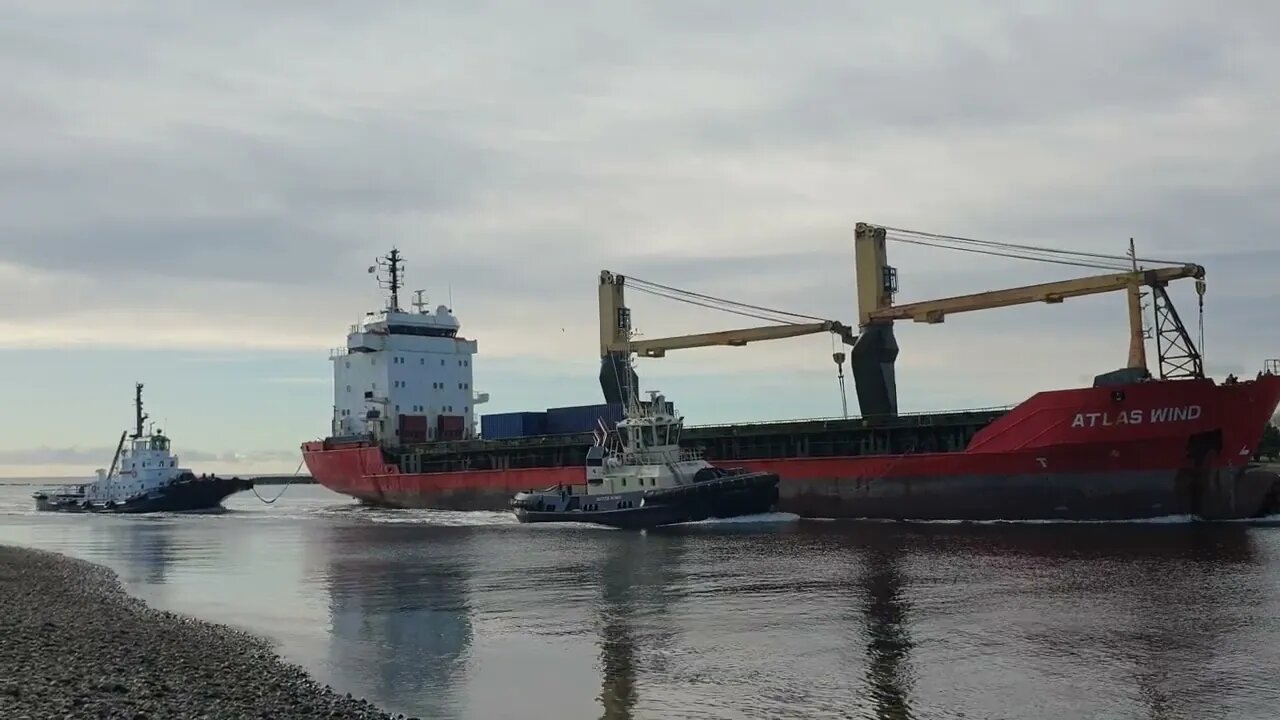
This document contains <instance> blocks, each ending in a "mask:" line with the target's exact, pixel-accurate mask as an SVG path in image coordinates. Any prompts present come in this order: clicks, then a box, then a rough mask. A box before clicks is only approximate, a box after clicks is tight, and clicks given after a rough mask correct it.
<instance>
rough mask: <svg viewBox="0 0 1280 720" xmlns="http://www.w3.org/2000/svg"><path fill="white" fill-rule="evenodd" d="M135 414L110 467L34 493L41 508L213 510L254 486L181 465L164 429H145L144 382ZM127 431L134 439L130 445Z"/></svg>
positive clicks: (137, 389)
mask: <svg viewBox="0 0 1280 720" xmlns="http://www.w3.org/2000/svg"><path fill="white" fill-rule="evenodd" d="M134 418H135V427H134V432H133V435H132V436H128V433H129V431H128V430H126V431H124V432H122V433H121V434H120V442H119V444H117V445H116V453H115V456H114V457H113V458H112V459H111V468H110V469H109V470H101V469H99V470H98V478H97V480H94V481H92V482H88V483H84V484H80V485H64V486H61V487H56V488H49V489H45V490H39V491H37V492H35V493H32V497H33V498H35V501H36V509H37V510H46V511H58V512H79V513H83V512H92V513H146V512H180V511H188V510H210V509H213V508H217V507H220V506H221V505H222V501H223V499H225V498H226V497H227V496H228V495H231V494H233V493H236V492H239V491H241V490H248V489H250V488H252V487H253V481H251V480H242V479H240V478H238V477H233V478H219V477H215V476H212V475H210V476H205V475H201V476H199V477H197V476H196V475H195V474H194V473H193V472H191V470H189V469H187V468H182V467H178V457H177V456H176V455H171V454H169V438H168V437H165V435H164V432H163V431H162V430H155V431H154V432H151V433H149V434H144V433H143V430H142V426H143V422H144V421H145V420H146V419H147V416H146V415H144V414H143V412H142V384H141V383H138V384H137V385H136V386H135V388H134ZM126 436H128V437H129V439H130V441H131V443H130V447H129V448H128V449H126V448H125V446H124V444H125V439H126ZM117 467H118V468H119V469H118V470H117Z"/></svg>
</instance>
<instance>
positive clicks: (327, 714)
mask: <svg viewBox="0 0 1280 720" xmlns="http://www.w3.org/2000/svg"><path fill="white" fill-rule="evenodd" d="M0 638H3V641H2V642H0V717H2V718H6V719H7V720H23V719H28V718H29V719H32V720H34V719H37V718H39V719H43V718H130V719H136V720H142V719H144V718H191V719H192V720H194V719H196V718H219V719H221V718H279V719H287V718H353V719H357V720H365V719H374V718H377V719H383V718H402V717H404V716H394V715H391V714H388V713H386V712H383V711H382V710H380V709H378V708H377V707H374V706H373V705H371V704H370V703H368V702H366V701H364V700H361V699H358V698H353V697H351V696H350V695H348V694H339V693H337V692H335V691H333V690H332V689H330V688H328V687H327V686H323V685H319V684H317V683H316V682H314V681H313V680H312V679H311V678H310V677H309V676H308V675H307V674H306V672H305V671H303V670H302V669H301V668H299V667H296V666H294V665H291V664H289V663H286V662H284V661H283V660H281V659H280V658H279V657H278V656H277V655H276V653H275V652H274V651H273V650H272V648H271V647H270V645H269V644H268V643H266V642H265V641H263V640H261V639H259V638H257V637H254V636H252V635H249V634H247V633H244V632H241V631H238V630H235V629H232V628H228V627H225V626H221V625H216V624H212V623H208V622H204V621H200V620H195V619H193V618H189V617H185V616H182V615H178V614H174V613H170V612H163V611H158V610H154V609H152V608H149V607H148V606H147V605H146V604H144V603H143V602H142V601H140V600H138V599H136V598H134V597H132V596H130V595H129V594H128V593H127V592H125V590H124V588H123V587H122V586H121V584H120V582H119V580H118V578H117V577H116V575H115V573H113V572H112V571H111V570H109V569H107V568H104V567H101V566H98V565H94V564H91V563H87V562H84V561H81V560H76V559H72V558H69V557H66V556H63V555H58V554H55V553H49V552H44V551H37V550H29V549H25V548H19V547H13V546H0Z"/></svg>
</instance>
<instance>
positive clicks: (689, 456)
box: [622, 448, 703, 465]
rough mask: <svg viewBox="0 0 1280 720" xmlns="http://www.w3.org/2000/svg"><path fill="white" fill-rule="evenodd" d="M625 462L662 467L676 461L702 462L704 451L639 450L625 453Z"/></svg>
mask: <svg viewBox="0 0 1280 720" xmlns="http://www.w3.org/2000/svg"><path fill="white" fill-rule="evenodd" d="M622 457H623V462H626V463H630V464H636V465H660V464H663V463H668V462H671V461H672V460H674V461H675V462H692V461H696V460H701V459H702V457H703V455H702V450H701V449H699V448H679V449H678V450H638V451H636V452H627V453H623V455H622Z"/></svg>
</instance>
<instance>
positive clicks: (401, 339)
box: [330, 250, 487, 443]
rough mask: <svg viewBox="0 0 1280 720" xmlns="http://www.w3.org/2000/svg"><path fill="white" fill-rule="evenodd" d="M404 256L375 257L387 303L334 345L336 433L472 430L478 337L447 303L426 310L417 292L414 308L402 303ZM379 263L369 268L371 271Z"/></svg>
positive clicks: (395, 435) (458, 433)
mask: <svg viewBox="0 0 1280 720" xmlns="http://www.w3.org/2000/svg"><path fill="white" fill-rule="evenodd" d="M401 263H402V259H401V256H400V254H399V252H398V251H396V250H392V251H391V252H390V253H389V254H388V255H387V256H386V258H383V259H382V260H381V261H380V264H381V266H382V267H383V268H384V269H385V270H386V271H387V273H388V276H389V277H388V279H387V280H385V282H386V283H387V285H386V287H388V288H389V289H390V290H391V294H390V298H389V300H388V303H387V306H386V307H385V308H384V309H382V310H380V311H378V312H375V313H369V314H368V315H366V316H365V318H364V319H363V320H362V321H361V322H359V323H357V324H355V325H352V326H351V328H350V332H349V333H348V335H347V344H346V347H341V348H337V349H335V350H333V351H332V352H331V353H330V360H331V361H332V362H333V409H334V417H333V434H334V435H335V436H348V435H362V434H366V433H368V434H372V435H373V436H374V437H376V438H378V439H379V440H387V441H389V442H391V443H411V442H424V441H435V440H459V439H464V438H469V437H472V436H474V435H475V421H474V418H475V416H476V415H475V406H476V405H477V404H479V403H483V402H485V400H487V397H485V396H484V395H482V394H479V393H476V391H475V388H474V386H473V380H472V378H473V370H474V368H473V363H472V360H473V358H474V356H475V353H476V342H475V341H474V340H467V339H466V338H463V337H459V336H458V331H459V329H460V328H461V323H459V322H458V319H457V317H455V316H454V315H453V312H452V311H451V310H450V309H449V308H448V307H447V306H445V305H437V306H436V307H435V309H434V310H428V309H427V307H426V303H425V302H423V301H422V291H418V293H417V296H418V297H417V300H416V301H415V302H414V303H413V306H414V309H413V311H406V310H403V309H401V308H400V306H399V290H400V281H401V279H400V273H401V269H402V268H401ZM376 269H377V268H376V267H375V268H370V271H373V270H376Z"/></svg>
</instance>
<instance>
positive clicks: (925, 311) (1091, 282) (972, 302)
mask: <svg viewBox="0 0 1280 720" xmlns="http://www.w3.org/2000/svg"><path fill="white" fill-rule="evenodd" d="M1204 274H1205V272H1204V268H1203V267H1201V266H1199V265H1183V266H1181V267H1172V268H1157V269H1154V270H1140V271H1138V272H1122V273H1112V274H1109V275H1095V276H1092V277H1084V278H1077V279H1074V280H1061V281H1058V282H1050V283H1041V284H1037V285H1026V286H1023V287H1016V288H1008V289H1005V290H991V291H988V292H980V293H973V294H970V295H957V296H955V297H949V298H943V299H940V300H926V301H923V302H914V303H906V304H903V305H889V306H888V307H881V308H877V309H874V310H871V311H869V312H868V313H867V321H868V322H886V321H894V320H913V321H915V322H922V323H940V322H943V321H944V320H945V319H946V316H947V315H950V314H954V313H961V312H970V311H974V310H990V309H993V308H1000V307H1009V306H1012V305H1023V304H1027V303H1035V302H1044V303H1060V302H1062V301H1063V300H1066V299H1067V298H1073V297H1083V296H1085V295H1096V294H1100V293H1108V292H1118V291H1121V290H1129V289H1131V288H1140V287H1143V286H1147V287H1158V286H1163V285H1165V284H1167V283H1169V282H1170V281H1172V280H1179V279H1182V278H1197V279H1203V278H1204Z"/></svg>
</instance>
